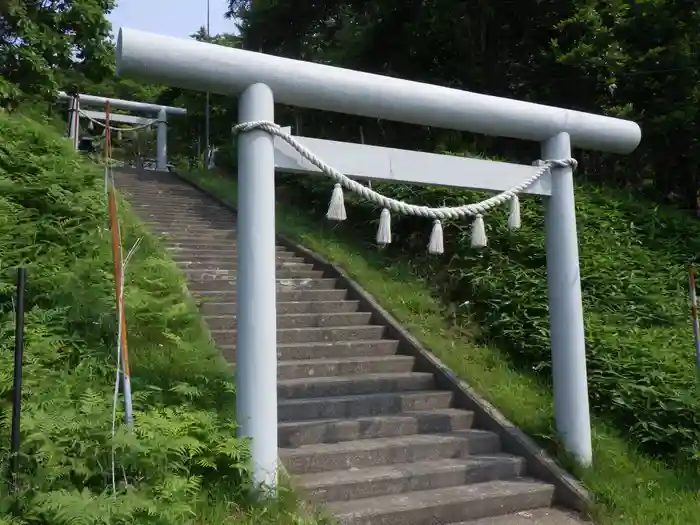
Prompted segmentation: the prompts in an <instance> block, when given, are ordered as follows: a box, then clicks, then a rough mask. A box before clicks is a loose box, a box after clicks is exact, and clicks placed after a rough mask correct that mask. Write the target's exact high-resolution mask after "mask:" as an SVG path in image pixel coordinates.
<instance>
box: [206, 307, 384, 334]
mask: <svg viewBox="0 0 700 525" xmlns="http://www.w3.org/2000/svg"><path fill="white" fill-rule="evenodd" d="M203 317H204V321H206V323H207V326H208V327H209V329H210V330H225V329H234V330H235V328H236V314H230V315H204V316H203ZM371 317H372V314H371V313H369V312H352V313H335V314H280V313H279V310H278V314H277V328H321V327H339V326H361V325H366V324H368V323H369V321H370V319H371Z"/></svg>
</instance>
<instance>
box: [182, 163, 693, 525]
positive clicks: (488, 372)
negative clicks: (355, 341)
mask: <svg viewBox="0 0 700 525" xmlns="http://www.w3.org/2000/svg"><path fill="white" fill-rule="evenodd" d="M187 177H189V178H190V179H191V180H193V181H195V182H196V183H198V184H199V185H201V186H202V187H204V188H206V189H209V190H212V191H213V192H215V194H216V195H219V196H220V197H221V198H223V199H225V200H227V201H228V202H230V203H231V204H235V199H236V185H235V182H234V181H233V180H232V179H231V178H229V177H226V176H223V175H221V174H217V173H213V172H207V171H197V172H193V173H189V174H187ZM309 207H310V206H305V207H302V206H295V205H293V204H290V202H288V200H287V199H283V198H280V197H279V194H278V205H277V228H278V231H279V232H280V233H282V234H284V235H286V236H289V237H291V238H294V239H295V240H297V241H298V242H300V243H302V244H303V245H305V246H306V247H308V248H310V249H312V250H314V251H316V252H317V253H320V254H322V255H323V256H325V257H326V258H328V259H329V260H331V261H333V262H335V263H336V264H338V265H339V266H341V267H342V268H344V269H345V270H346V271H347V272H348V273H349V274H350V275H351V276H352V277H353V278H354V279H356V280H357V281H358V282H359V283H360V284H361V285H362V286H363V287H364V288H365V289H366V290H367V291H368V292H370V293H371V294H372V295H374V297H375V298H376V299H377V300H378V301H379V302H380V303H381V304H382V306H384V307H385V308H386V309H387V310H389V311H390V312H391V313H392V314H393V315H394V316H395V317H396V318H397V319H398V320H399V321H400V322H401V323H402V324H403V325H404V326H405V327H406V328H407V329H408V330H409V331H411V333H412V334H413V335H414V336H416V337H417V338H418V339H419V340H420V341H421V342H422V343H423V344H424V345H425V346H426V347H427V348H428V349H430V350H431V351H432V352H433V353H435V355H437V356H438V357H439V358H440V359H441V360H442V361H443V362H444V363H445V364H446V365H448V366H449V367H450V368H451V369H452V370H453V371H454V372H455V374H457V375H458V376H459V377H461V378H463V379H464V380H466V381H467V382H469V384H470V385H472V386H473V387H474V388H476V389H477V390H478V391H479V392H480V393H481V394H482V395H483V396H484V397H485V398H486V399H488V400H489V401H490V402H492V403H493V404H494V405H495V406H497V407H498V408H499V409H500V410H501V411H502V412H503V413H504V414H505V415H506V416H507V417H508V418H510V420H511V421H513V422H514V423H515V424H516V425H518V426H519V427H520V428H522V429H523V430H524V431H525V432H528V433H529V434H530V435H532V436H533V437H535V438H536V439H538V440H539V441H540V442H541V443H542V444H543V445H544V446H546V447H548V448H549V449H550V450H552V451H553V453H554V454H556V453H557V451H556V447H554V448H553V447H552V445H556V443H555V442H553V438H552V436H553V433H554V432H553V428H552V426H553V411H552V407H553V400H552V394H551V388H550V387H549V386H548V384H547V382H546V381H545V380H543V379H542V377H541V376H537V375H535V374H530V373H525V372H524V371H523V369H522V367H521V366H518V365H517V364H516V363H515V362H514V360H513V358H512V357H511V355H510V353H509V352H508V350H507V349H502V348H501V347H500V346H496V345H493V344H492V345H488V344H480V343H478V342H477V341H479V339H480V336H481V332H482V331H483V329H481V328H479V327H478V326H475V325H474V323H470V322H468V321H465V320H464V319H463V318H461V317H459V316H457V315H455V312H454V308H453V307H451V306H449V305H446V304H445V302H444V301H442V300H441V299H440V298H439V297H438V296H437V295H436V293H435V289H434V287H433V286H431V283H430V281H429V280H427V279H426V278H425V277H424V275H423V274H421V273H420V272H417V271H416V268H415V265H414V264H409V262H407V261H406V259H402V258H400V257H394V256H392V255H391V254H387V253H386V252H380V251H377V250H376V249H371V248H368V247H367V246H366V245H364V244H362V243H359V242H357V241H356V240H355V239H356V238H357V236H356V235H355V232H354V231H352V230H351V231H348V230H347V229H346V228H345V225H332V224H328V223H327V222H326V221H325V219H324V218H323V216H322V214H321V215H319V214H318V213H317V212H313V211H311V212H310V211H309ZM593 233H595V232H591V234H593ZM593 445H594V454H595V455H594V457H595V465H594V467H593V468H591V469H577V468H575V467H573V466H572V465H571V464H570V463H569V462H568V461H567V458H565V457H563V456H562V455H559V459H560V460H561V461H562V462H563V463H564V464H565V465H568V466H569V467H570V468H571V470H572V471H573V472H574V473H575V474H576V475H577V476H578V477H579V478H580V479H581V480H582V482H583V483H584V484H585V485H586V486H587V487H588V488H589V489H590V490H591V491H592V493H593V494H594V495H595V497H596V504H595V507H594V509H593V518H594V521H595V523H597V524H599V525H613V524H614V525H677V524H682V523H695V522H696V521H697V508H698V504H700V497H699V493H698V489H700V478H699V477H698V474H697V471H696V470H695V469H694V466H689V467H687V468H685V467H683V466H682V465H679V464H675V465H672V464H669V463H668V462H665V461H661V460H657V459H653V458H651V457H650V456H649V455H648V454H645V453H643V452H641V451H639V450H638V449H637V448H636V447H635V445H634V444H633V443H632V442H631V441H630V440H629V439H628V438H627V437H626V436H625V435H623V434H622V433H620V431H619V430H618V427H616V425H615V424H614V421H611V419H610V418H609V417H605V414H601V415H599V416H595V417H594V418H593Z"/></svg>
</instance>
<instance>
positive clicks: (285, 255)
mask: <svg viewBox="0 0 700 525" xmlns="http://www.w3.org/2000/svg"><path fill="white" fill-rule="evenodd" d="M170 258H171V259H172V260H173V261H175V262H177V263H180V262H183V263H185V262H191V263H198V264H214V265H218V264H221V265H224V264H233V265H235V266H236V267H237V266H238V252H237V251H236V250H190V249H170ZM301 263H304V259H303V258H302V257H296V256H294V255H293V254H291V253H289V252H277V254H276V258H275V264H277V265H280V264H301Z"/></svg>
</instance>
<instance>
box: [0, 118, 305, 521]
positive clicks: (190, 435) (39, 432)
mask: <svg viewBox="0 0 700 525" xmlns="http://www.w3.org/2000/svg"><path fill="white" fill-rule="evenodd" d="M120 220H121V227H122V233H123V236H124V245H125V249H126V250H128V249H129V248H131V247H132V246H134V245H135V244H136V242H137V240H138V239H140V240H141V243H140V246H139V247H138V249H137V250H136V252H135V254H134V256H133V257H132V259H131V260H130V261H129V264H128V266H127V268H126V283H127V284H126V289H125V301H126V310H127V324H128V333H129V352H130V358H131V372H132V388H133V393H134V414H135V428H134V430H133V431H130V430H129V429H127V428H125V426H124V425H122V424H121V421H122V420H123V413H122V410H121V400H120V401H119V403H118V409H117V413H116V429H115V433H114V435H112V424H113V420H112V409H113V401H112V400H113V388H114V381H115V378H114V374H115V368H116V358H115V352H116V337H115V334H116V312H115V310H116V309H115V305H114V302H115V301H114V284H113V278H112V257H111V245H110V236H109V231H108V230H107V229H106V226H107V216H106V205H105V196H104V183H103V179H102V173H101V170H100V169H99V168H97V167H96V166H95V165H93V164H90V163H88V162H87V161H86V160H85V159H83V158H80V157H79V156H78V155H77V154H76V153H75V152H74V151H73V150H72V148H71V146H70V145H69V143H68V141H67V140H65V139H63V138H62V137H61V136H60V135H59V133H58V132H57V131H56V130H53V129H51V128H50V127H49V126H47V125H46V124H45V123H44V122H37V121H35V120H31V119H29V118H26V117H23V116H21V115H13V116H9V115H7V114H6V113H2V112H0V415H1V417H0V458H1V459H2V464H3V468H6V465H7V463H8V459H9V455H10V452H9V434H10V419H11V402H10V400H11V394H12V369H13V366H12V362H13V346H14V337H13V332H14V304H13V302H14V294H15V289H14V273H15V272H14V271H13V268H14V267H15V266H25V267H27V268H28V275H29V281H28V282H29V284H28V287H27V302H28V304H27V307H26V346H25V359H24V388H23V392H22V419H21V434H22V446H21V457H20V460H21V465H20V466H21V468H20V472H19V484H18V487H17V491H16V492H14V493H10V491H9V487H8V484H7V483H6V479H5V480H3V481H2V483H0V485H1V486H0V523H6V524H9V523H12V524H14V525H20V524H22V525H30V524H31V525H39V524H51V525H68V524H71V525H78V524H91V525H93V524H105V525H107V524H108V525H121V524H127V523H128V524H149V525H150V524H154V525H161V524H162V525H166V524H167V525H206V524H212V525H213V524H217V525H218V524H236V525H245V524H251V525H252V524H256V525H258V524H277V523H282V524H289V525H292V524H294V525H311V524H314V523H318V520H317V518H316V516H315V515H314V514H313V513H312V512H311V510H310V509H306V508H305V506H304V504H303V503H302V502H300V501H299V500H298V498H297V497H296V496H295V494H293V493H292V492H291V491H289V490H288V489H286V488H285V486H282V487H281V490H280V498H279V499H278V501H276V502H272V503H269V504H268V503H264V502H262V503H261V502H259V501H258V500H257V498H256V497H255V495H254V494H253V491H252V490H251V487H250V483H249V479H250V477H249V466H248V465H249V464H248V460H249V451H248V448H249V447H248V444H247V443H246V442H245V441H242V440H240V439H237V438H236V437H235V430H236V429H235V424H234V421H235V417H234V416H235V414H234V413H233V408H234V407H235V392H234V382H233V376H232V373H231V370H230V368H229V367H228V366H227V365H226V363H225V361H224V360H223V358H222V357H221V355H220V354H219V352H218V351H217V349H216V348H215V347H214V345H213V344H212V342H211V341H210V338H209V335H208V333H207V331H206V329H205V328H204V326H203V325H202V323H201V319H200V317H199V314H198V312H197V309H196V306H195V304H194V302H193V301H192V300H191V298H190V297H189V295H188V294H187V292H186V286H185V281H184V279H183V277H182V275H181V272H179V271H178V269H177V267H176V266H175V264H174V263H173V262H172V261H171V260H170V259H169V257H168V256H167V254H166V251H165V249H164V248H163V247H162V246H161V245H160V244H159V242H158V241H157V239H155V238H154V237H151V236H150V235H149V234H148V233H147V231H146V230H145V229H144V227H143V225H141V224H140V223H139V222H138V221H137V220H136V218H135V216H134V214H133V213H132V212H131V210H130V209H129V207H128V205H127V204H126V203H125V202H121V204H120ZM113 458H114V467H113V466H112V465H113ZM4 477H5V476H3V478H4Z"/></svg>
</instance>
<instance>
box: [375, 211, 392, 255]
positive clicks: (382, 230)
mask: <svg viewBox="0 0 700 525" xmlns="http://www.w3.org/2000/svg"><path fill="white" fill-rule="evenodd" d="M377 244H378V245H379V246H382V247H383V246H386V245H387V244H391V212H390V211H389V209H388V208H384V209H383V210H382V213H381V215H380V216H379V228H377Z"/></svg>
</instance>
